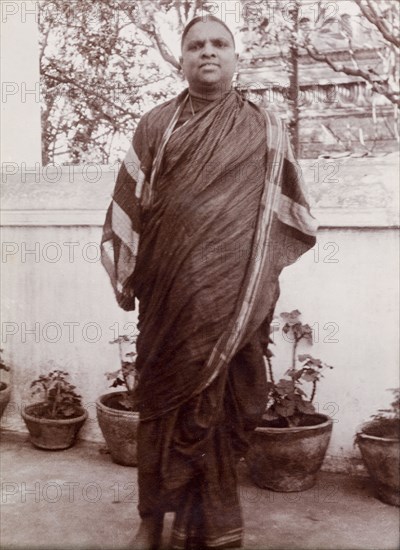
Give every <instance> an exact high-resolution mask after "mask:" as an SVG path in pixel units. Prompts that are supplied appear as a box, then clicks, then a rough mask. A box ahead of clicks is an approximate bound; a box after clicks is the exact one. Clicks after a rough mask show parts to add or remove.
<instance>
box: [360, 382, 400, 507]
mask: <svg viewBox="0 0 400 550" xmlns="http://www.w3.org/2000/svg"><path fill="white" fill-rule="evenodd" d="M390 391H391V392H392V393H393V397H394V399H393V401H392V403H391V406H390V408H388V409H380V410H379V411H378V413H377V414H375V415H373V416H372V417H371V420H369V421H368V422H366V423H365V424H364V425H363V426H362V427H361V430H360V431H359V432H358V433H357V434H356V437H355V442H356V443H357V445H358V447H359V449H360V451H361V456H362V458H363V461H364V464H365V466H366V468H367V470H368V473H369V475H370V477H371V480H372V482H373V485H374V487H375V490H376V493H377V496H378V498H379V499H380V500H382V501H383V502H386V503H387V504H392V505H394V506H400V479H399V478H400V474H399V472H400V459H399V458H400V388H396V389H392V390H390Z"/></svg>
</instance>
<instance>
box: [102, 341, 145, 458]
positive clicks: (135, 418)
mask: <svg viewBox="0 0 400 550" xmlns="http://www.w3.org/2000/svg"><path fill="white" fill-rule="evenodd" d="M110 343H111V344H118V349H119V357H120V364H121V366H120V368H119V369H118V370H117V371H114V372H108V373H106V376H107V379H108V380H112V384H111V387H112V388H118V387H120V386H122V387H123V388H124V390H122V391H117V392H116V391H113V392H110V393H106V394H104V395H101V396H100V397H99V399H97V401H96V410H97V420H98V422H99V426H100V429H101V431H102V434H103V436H104V439H105V440H106V443H107V447H108V449H109V451H110V454H111V458H112V459H113V461H114V462H116V463H117V464H122V465H123V466H137V429H138V425H139V413H138V412H137V408H136V402H135V389H136V384H137V371H136V360H135V357H136V351H134V350H133V351H129V352H125V351H124V349H125V347H126V346H128V349H132V346H133V344H134V343H135V339H134V338H131V337H130V336H128V335H126V334H124V335H122V336H118V338H117V339H116V340H114V341H112V342H110Z"/></svg>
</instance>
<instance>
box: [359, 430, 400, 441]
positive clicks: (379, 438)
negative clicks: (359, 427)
mask: <svg viewBox="0 0 400 550" xmlns="http://www.w3.org/2000/svg"><path fill="white" fill-rule="evenodd" d="M357 438H363V439H372V441H387V442H389V443H399V441H400V438H398V437H384V436H379V435H370V434H367V433H365V432H363V431H361V432H357Z"/></svg>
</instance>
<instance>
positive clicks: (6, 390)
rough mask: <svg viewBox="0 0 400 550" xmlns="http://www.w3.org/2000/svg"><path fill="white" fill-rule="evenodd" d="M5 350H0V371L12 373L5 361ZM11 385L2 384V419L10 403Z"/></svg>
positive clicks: (0, 404)
mask: <svg viewBox="0 0 400 550" xmlns="http://www.w3.org/2000/svg"><path fill="white" fill-rule="evenodd" d="M2 355H3V350H2V349H0V370H4V371H6V372H9V371H10V367H9V366H8V365H7V364H6V363H5V362H4V360H3V357H2ZM10 395H11V385H10V383H8V382H3V381H1V382H0V418H1V417H2V416H3V413H4V410H5V408H6V407H7V405H8V402H9V401H10Z"/></svg>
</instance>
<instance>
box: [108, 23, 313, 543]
mask: <svg viewBox="0 0 400 550" xmlns="http://www.w3.org/2000/svg"><path fill="white" fill-rule="evenodd" d="M236 57H237V56H236V54H235V45H234V39H233V36H232V34H231V32H230V31H229V29H228V27H226V25H225V24H224V23H223V22H222V21H220V20H219V19H217V18H215V17H212V16H208V17H207V19H206V20H204V19H202V18H195V19H194V20H192V21H191V22H190V23H189V24H188V25H187V27H186V29H185V30H184V33H183V37H182V57H181V64H182V69H183V72H184V74H185V77H186V79H187V81H188V83H189V89H188V90H185V91H184V92H182V93H181V94H180V95H179V96H178V97H176V98H175V99H173V100H171V101H168V102H166V103H164V104H163V105H160V106H158V107H156V108H154V109H152V110H151V111H150V112H148V113H146V114H145V115H144V116H143V118H142V119H141V121H140V123H139V125H138V128H137V130H136V133H135V136H134V139H133V144H132V147H131V149H130V150H129V152H128V154H127V157H126V159H125V161H124V164H123V165H122V167H121V170H120V172H119V175H118V178H117V182H116V187H115V192H114V197H113V201H112V203H111V206H110V208H109V210H108V213H107V218H106V222H105V226H104V235H103V240H102V253H103V256H102V257H103V263H104V265H105V267H106V269H107V271H108V273H109V275H110V278H111V281H112V283H113V286H114V290H115V293H116V298H117V300H118V303H119V304H120V305H121V307H123V308H124V309H128V310H129V309H134V300H135V297H137V298H138V300H139V327H138V328H139V332H140V336H139V337H138V340H137V352H138V358H137V368H138V371H139V382H138V387H137V400H138V408H139V411H140V419H141V422H140V427H139V433H138V464H139V466H138V469H139V472H138V475H139V512H140V516H141V519H142V524H141V527H140V529H139V533H138V535H137V537H136V539H135V543H134V545H135V547H136V548H157V547H158V545H159V542H160V537H161V531H162V521H163V515H164V513H165V512H167V511H174V512H175V521H174V525H173V531H172V539H171V543H170V544H171V548H176V549H188V548H198V549H203V548H239V547H241V544H242V520H241V512H240V505H239V500H238V494H237V487H236V463H237V460H238V459H239V458H240V457H242V456H243V455H244V453H245V451H246V448H247V444H248V443H247V440H248V435H249V434H250V433H251V429H253V428H254V427H255V426H256V424H257V421H258V419H259V418H260V416H261V415H262V413H263V411H264V409H265V405H266V398H267V395H266V379H265V366H264V358H263V355H264V353H265V350H266V346H267V344H268V336H269V323H270V320H271V317H272V313H273V309H274V306H275V302H276V300H277V297H278V293H279V291H278V276H279V273H280V272H281V270H282V268H283V267H284V266H286V265H288V264H289V263H292V262H294V261H295V260H296V259H297V258H298V257H299V256H300V255H301V254H302V253H304V252H305V251H306V250H308V249H309V248H310V247H311V246H313V244H314V242H315V231H316V226H315V220H314V218H312V216H311V215H310V213H309V209H308V205H307V202H306V199H305V198H304V193H303V190H302V186H301V182H300V180H299V176H298V171H297V170H296V166H295V164H294V159H293V156H292V154H291V151H290V147H289V145H288V139H287V136H286V134H285V133H284V131H283V128H282V125H281V123H280V122H279V121H278V120H277V119H276V118H275V117H272V115H270V114H268V113H265V112H263V111H262V110H261V109H260V108H258V107H257V106H256V105H254V104H252V103H251V102H249V101H247V100H245V99H244V98H243V97H242V96H241V94H240V93H238V92H237V91H235V90H232V89H231V81H232V78H233V74H234V70H235V65H236Z"/></svg>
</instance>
